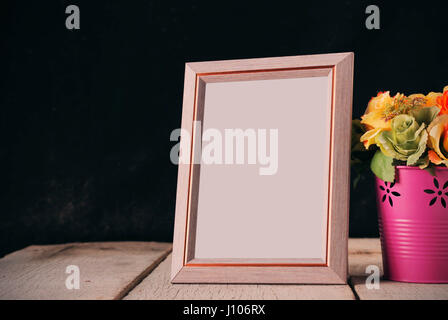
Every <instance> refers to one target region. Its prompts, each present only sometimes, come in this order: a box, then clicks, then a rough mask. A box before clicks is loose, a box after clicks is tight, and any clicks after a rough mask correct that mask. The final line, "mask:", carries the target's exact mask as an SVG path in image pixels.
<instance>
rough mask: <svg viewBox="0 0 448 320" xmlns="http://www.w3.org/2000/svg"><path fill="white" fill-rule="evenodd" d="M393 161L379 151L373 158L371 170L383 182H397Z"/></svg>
mask: <svg viewBox="0 0 448 320" xmlns="http://www.w3.org/2000/svg"><path fill="white" fill-rule="evenodd" d="M392 161H393V158H392V157H388V156H386V155H385V154H384V153H382V152H381V151H380V150H378V151H377V152H376V153H375V155H374V156H373V158H372V162H371V163H370V169H372V171H373V173H374V174H375V175H376V176H377V177H378V178H380V179H381V180H383V181H387V182H393V181H394V180H395V167H394V166H393V165H392Z"/></svg>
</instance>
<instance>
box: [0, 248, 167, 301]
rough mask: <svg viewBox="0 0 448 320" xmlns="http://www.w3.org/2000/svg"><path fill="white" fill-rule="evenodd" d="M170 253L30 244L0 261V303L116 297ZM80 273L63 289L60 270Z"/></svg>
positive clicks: (153, 249) (63, 280) (165, 250)
mask: <svg viewBox="0 0 448 320" xmlns="http://www.w3.org/2000/svg"><path fill="white" fill-rule="evenodd" d="M170 251H171V243H156V242H106V243H69V244H62V245H48V246H30V247H27V248H25V249H23V250H20V251H16V252H14V253H12V254H9V255H7V256H5V257H4V258H2V259H0V299H120V298H121V297H122V296H123V295H125V294H126V293H127V292H128V291H129V290H130V289H131V288H133V287H134V286H135V285H136V283H138V282H139V281H141V279H143V278H144V277H145V276H146V275H147V274H149V273H150V272H151V271H152V269H153V268H154V267H155V266H156V265H157V264H158V263H159V262H160V261H161V260H163V258H165V257H166V255H167V254H168V253H169V252H170ZM69 265H76V266H78V267H79V269H80V289H79V290H68V289H67V288H66V286H65V280H66V278H67V277H68V276H69V274H66V273H65V271H66V267H67V266H69Z"/></svg>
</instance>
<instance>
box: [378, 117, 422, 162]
mask: <svg viewBox="0 0 448 320" xmlns="http://www.w3.org/2000/svg"><path fill="white" fill-rule="evenodd" d="M425 122H426V121H422V122H421V123H420V124H419V122H417V120H416V119H415V118H414V117H413V116H411V115H407V114H401V115H398V116H396V117H395V118H394V119H392V122H391V128H392V130H390V131H383V132H381V133H380V134H379V135H378V136H377V137H376V140H375V142H376V143H377V145H378V146H379V147H380V149H381V151H382V152H383V153H384V155H385V156H387V157H391V158H395V159H397V160H402V161H406V164H407V165H408V166H412V165H416V164H417V162H418V160H419V159H420V157H421V156H422V154H423V152H425V150H426V142H427V141H428V133H427V132H426V130H425V127H426V124H425Z"/></svg>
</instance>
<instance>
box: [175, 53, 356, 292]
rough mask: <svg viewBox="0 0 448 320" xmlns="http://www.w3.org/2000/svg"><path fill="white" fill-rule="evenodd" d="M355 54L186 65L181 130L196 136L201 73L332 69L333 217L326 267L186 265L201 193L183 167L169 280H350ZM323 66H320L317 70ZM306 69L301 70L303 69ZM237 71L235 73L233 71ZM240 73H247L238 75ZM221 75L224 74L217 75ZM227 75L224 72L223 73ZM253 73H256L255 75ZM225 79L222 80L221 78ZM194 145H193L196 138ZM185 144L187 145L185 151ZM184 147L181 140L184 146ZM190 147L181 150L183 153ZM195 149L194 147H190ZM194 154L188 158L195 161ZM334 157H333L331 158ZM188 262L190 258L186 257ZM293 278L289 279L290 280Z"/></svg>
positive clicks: (193, 171)
mask: <svg viewBox="0 0 448 320" xmlns="http://www.w3.org/2000/svg"><path fill="white" fill-rule="evenodd" d="M353 59H354V55H353V53H338V54H324V55H308V56H294V57H281V58H260V59H244V60H227V61H210V62H195V63H187V64H186V68H185V86H184V102H183V111H182V129H184V130H187V131H188V132H190V133H191V137H195V135H194V134H192V133H193V129H192V124H193V121H194V120H195V119H198V118H197V115H198V114H202V112H203V111H201V112H198V107H197V105H198V101H202V100H201V99H199V95H198V88H199V85H198V83H199V81H201V80H200V79H201V77H203V78H204V81H205V80H206V79H208V80H209V81H211V82H213V81H219V78H225V80H226V79H227V80H226V81H229V79H230V80H232V79H233V80H235V79H236V78H239V77H244V78H245V79H246V78H247V79H248V76H247V73H248V72H252V73H253V74H255V73H257V77H262V78H264V77H267V73H268V72H266V71H270V72H269V73H271V75H270V76H271V77H272V74H273V72H272V71H274V70H276V71H278V73H279V76H280V77H285V76H289V73H290V72H291V71H287V70H290V69H294V68H302V69H303V70H305V69H306V70H307V71H306V72H308V73H310V75H311V76H312V75H313V74H322V72H323V73H328V72H329V69H330V70H332V71H331V72H333V74H334V77H333V97H332V98H333V99H332V110H333V111H332V140H331V141H332V143H331V146H329V147H330V148H331V159H329V165H330V189H329V203H330V204H329V208H328V210H329V217H328V225H329V228H328V231H327V233H328V234H327V237H328V239H327V247H328V258H327V261H328V266H326V267H321V266H316V267H311V266H303V267H294V268H292V267H280V266H279V267H275V268H274V267H260V266H257V267H253V266H240V267H233V266H232V267H230V266H224V267H223V266H214V267H209V266H207V267H195V266H186V262H187V261H190V260H191V259H194V243H193V241H194V239H195V237H194V233H195V230H196V229H195V225H194V224H195V223H194V222H195V217H194V216H193V217H192V216H191V215H194V213H195V210H194V209H195V204H194V201H193V200H195V199H197V197H198V195H197V194H195V193H194V191H195V190H196V189H197V187H195V188H193V186H197V181H196V180H197V172H199V169H198V168H197V165H190V166H188V165H185V164H181V165H179V174H178V189H177V203H176V217H175V231H174V243H173V262H172V271H171V281H173V282H175V283H195V282H198V283H201V282H207V283H227V282H228V283H248V282H252V283H288V282H289V283H326V284H337V283H338V284H339V283H346V282H347V272H348V270H347V269H348V262H347V241H348V206H349V173H350V172H349V159H350V130H351V114H352V87H353ZM319 69H321V70H319ZM303 70H302V71H303ZM234 72H235V74H233V73H234ZM236 72H239V73H243V74H244V75H241V74H240V75H237V74H236ZM216 73H220V74H221V75H217V74H216ZM223 74H226V75H225V76H224V77H223ZM251 76H252V77H253V75H251ZM221 80H222V79H221ZM192 139H193V140H192V141H191V143H190V145H193V146H194V138H192ZM185 148H187V147H184V149H185ZM181 149H182V144H181ZM182 151H184V152H186V150H181V152H182ZM190 152H191V148H190ZM192 156H193V155H191V157H190V159H192ZM330 160H331V161H330ZM186 260H187V261H186ZM288 279H289V280H288Z"/></svg>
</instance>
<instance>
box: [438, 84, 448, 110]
mask: <svg viewBox="0 0 448 320" xmlns="http://www.w3.org/2000/svg"><path fill="white" fill-rule="evenodd" d="M436 102H437V106H438V107H439V108H440V114H448V90H446V91H445V92H444V93H443V95H441V96H439V97H437V100H436Z"/></svg>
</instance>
